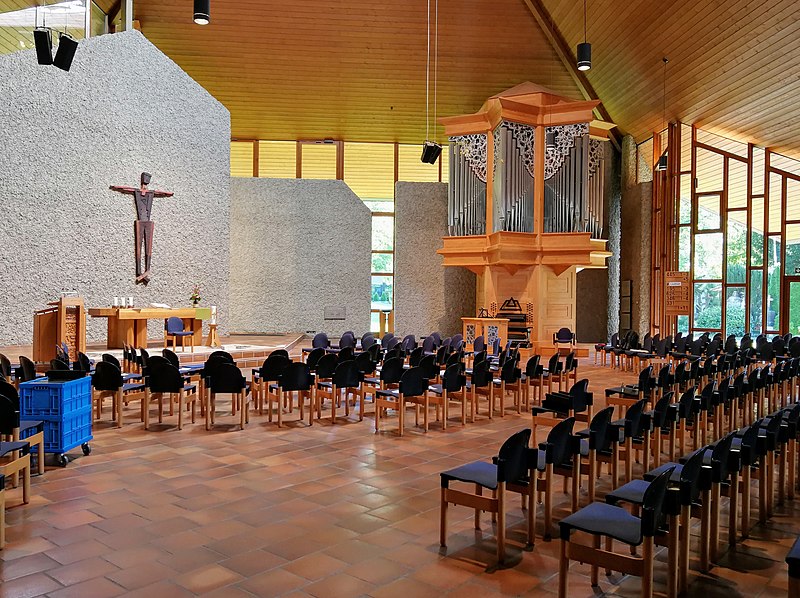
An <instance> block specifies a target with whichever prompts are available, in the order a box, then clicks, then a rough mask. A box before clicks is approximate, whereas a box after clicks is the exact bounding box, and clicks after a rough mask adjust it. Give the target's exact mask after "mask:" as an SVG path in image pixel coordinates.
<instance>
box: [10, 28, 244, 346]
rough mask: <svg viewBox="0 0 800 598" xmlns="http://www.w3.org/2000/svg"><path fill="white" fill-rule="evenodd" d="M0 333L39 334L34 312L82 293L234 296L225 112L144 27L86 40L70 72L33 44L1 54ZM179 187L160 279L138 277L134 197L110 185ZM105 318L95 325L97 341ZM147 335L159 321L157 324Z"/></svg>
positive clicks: (158, 237)
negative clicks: (142, 180) (46, 60)
mask: <svg viewBox="0 0 800 598" xmlns="http://www.w3.org/2000/svg"><path fill="white" fill-rule="evenodd" d="M0 73H2V76H1V77H0V147H2V148H3V149H2V151H0V173H1V174H0V197H2V200H0V206H2V208H1V209H0V210H1V215H0V251H2V260H0V295H1V296H2V301H0V322H1V323H2V325H0V344H16V343H23V344H24V343H30V342H31V338H32V330H33V315H32V314H33V311H34V310H35V309H38V308H42V307H44V306H45V304H46V302H47V301H50V300H53V299H56V298H58V296H59V294H60V293H61V291H62V290H75V291H77V292H78V293H79V294H80V295H81V296H83V298H84V299H85V302H86V305H87V307H89V306H106V305H110V304H111V301H112V298H113V296H115V295H118V296H133V297H134V300H135V303H136V305H138V306H141V305H145V304H149V303H150V302H163V303H168V304H171V305H174V306H188V305H189V295H190V294H191V287H192V283H195V282H197V283H199V284H200V285H201V287H202V293H203V302H202V304H203V305H211V304H215V305H218V306H220V318H221V320H220V324H221V326H220V328H221V330H223V331H224V329H225V328H226V318H227V305H228V219H229V216H228V209H229V200H228V183H229V152H230V149H229V148H230V145H229V143H230V116H229V113H228V111H227V110H226V109H225V107H224V106H222V104H220V103H219V102H217V101H216V100H215V99H214V98H213V97H212V96H211V95H209V94H208V93H207V92H206V91H205V90H204V89H203V88H202V87H200V86H199V85H198V84H197V83H195V82H194V81H193V80H192V79H191V78H190V77H189V76H188V75H187V74H186V73H185V72H183V71H182V70H181V69H180V68H179V67H178V66H177V65H176V64H175V63H174V62H172V61H171V60H170V59H169V58H167V57H166V56H165V55H164V54H163V53H161V52H160V51H159V50H158V49H157V48H156V47H155V46H153V45H152V44H151V43H150V42H148V41H147V40H146V39H145V38H144V37H143V36H142V35H141V34H140V33H139V32H137V31H131V32H129V33H120V34H115V35H105V36H101V37H98V38H93V39H90V40H85V41H81V42H80V46H79V48H78V51H77V54H76V56H75V61H74V62H73V64H72V69H71V70H70V72H64V71H61V70H59V69H57V68H55V67H44V66H39V65H38V64H37V63H36V55H35V53H34V51H33V50H31V51H22V52H16V53H14V54H9V55H5V56H0ZM142 171H147V172H150V173H152V175H153V185H152V187H151V188H159V189H165V190H169V191H173V192H174V193H175V196H174V197H172V198H169V199H156V200H155V202H154V204H155V205H154V208H153V215H152V219H153V221H154V222H155V235H154V243H153V263H152V282H151V283H150V285H149V286H147V287H144V286H141V285H138V286H137V285H135V284H134V275H135V270H134V267H135V265H134V254H133V252H134V242H133V222H134V220H135V210H134V205H133V198H132V197H131V196H124V195H121V194H119V193H114V192H113V191H111V190H109V188H108V187H109V185H111V184H116V185H137V184H138V181H139V174H140V173H141V172H142ZM105 326H106V322H105V320H92V319H91V318H90V319H89V322H88V337H89V340H90V341H97V340H101V339H105V336H106V328H105ZM151 327H152V328H151V331H150V334H151V337H156V338H158V337H159V336H160V335H161V334H162V330H163V323H161V322H152V323H151Z"/></svg>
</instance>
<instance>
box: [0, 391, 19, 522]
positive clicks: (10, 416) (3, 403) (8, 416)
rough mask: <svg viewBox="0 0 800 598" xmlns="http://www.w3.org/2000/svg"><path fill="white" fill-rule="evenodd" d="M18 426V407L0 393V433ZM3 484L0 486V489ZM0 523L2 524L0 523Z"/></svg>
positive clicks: (10, 430)
mask: <svg viewBox="0 0 800 598" xmlns="http://www.w3.org/2000/svg"><path fill="white" fill-rule="evenodd" d="M16 428H19V407H18V406H16V405H14V401H12V400H11V399H9V398H8V397H6V396H4V395H2V394H0V434H3V435H5V434H9V435H10V434H13V433H14V430H15V429H16ZM3 488H5V486H4V485H3V486H0V489H3ZM0 525H2V524H0Z"/></svg>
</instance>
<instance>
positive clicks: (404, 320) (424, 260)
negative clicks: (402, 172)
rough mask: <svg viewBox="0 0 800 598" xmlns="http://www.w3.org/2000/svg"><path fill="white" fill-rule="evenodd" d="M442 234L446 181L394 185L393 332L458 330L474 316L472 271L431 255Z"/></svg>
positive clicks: (423, 332) (444, 333) (421, 333)
mask: <svg viewBox="0 0 800 598" xmlns="http://www.w3.org/2000/svg"><path fill="white" fill-rule="evenodd" d="M445 235H447V185H446V184H444V183H406V182H399V183H397V185H396V187H395V264H394V268H395V270H394V271H395V291H394V303H395V317H394V318H395V319H394V326H395V331H396V332H395V334H398V335H399V334H403V335H405V334H415V335H417V336H418V337H419V336H420V335H424V334H429V333H430V332H433V331H439V332H441V333H442V334H443V336H444V335H447V336H449V335H452V334H456V333H458V332H461V318H462V317H463V316H474V315H475V284H476V283H475V275H474V274H473V273H472V272H470V271H469V270H467V269H465V268H444V267H443V266H442V257H441V256H440V255H438V254H437V253H436V251H437V250H438V249H441V247H442V237H444V236H445Z"/></svg>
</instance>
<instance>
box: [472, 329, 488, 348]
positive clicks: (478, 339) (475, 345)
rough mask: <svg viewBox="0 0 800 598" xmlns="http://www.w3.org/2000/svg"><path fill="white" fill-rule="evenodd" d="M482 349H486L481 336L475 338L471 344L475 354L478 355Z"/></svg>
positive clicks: (484, 341)
mask: <svg viewBox="0 0 800 598" xmlns="http://www.w3.org/2000/svg"><path fill="white" fill-rule="evenodd" d="M484 349H486V340H485V339H484V338H483V335H482V334H481V335H479V336H478V337H476V338H475V341H474V342H473V343H472V350H473V351H474V352H475V353H478V352H480V351H483V350H484Z"/></svg>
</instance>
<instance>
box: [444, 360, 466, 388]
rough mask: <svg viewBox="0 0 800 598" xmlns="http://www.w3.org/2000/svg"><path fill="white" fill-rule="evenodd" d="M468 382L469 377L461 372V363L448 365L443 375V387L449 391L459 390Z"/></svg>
mask: <svg viewBox="0 0 800 598" xmlns="http://www.w3.org/2000/svg"><path fill="white" fill-rule="evenodd" d="M466 383H467V379H466V377H465V376H464V374H462V373H461V365H460V364H454V365H451V366H448V368H447V369H446V370H445V371H444V375H443V376H442V388H443V389H444V390H446V391H447V392H458V391H460V390H461V389H462V388H463V386H464V384H466Z"/></svg>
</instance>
